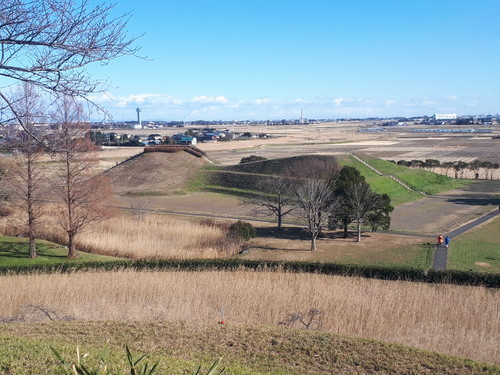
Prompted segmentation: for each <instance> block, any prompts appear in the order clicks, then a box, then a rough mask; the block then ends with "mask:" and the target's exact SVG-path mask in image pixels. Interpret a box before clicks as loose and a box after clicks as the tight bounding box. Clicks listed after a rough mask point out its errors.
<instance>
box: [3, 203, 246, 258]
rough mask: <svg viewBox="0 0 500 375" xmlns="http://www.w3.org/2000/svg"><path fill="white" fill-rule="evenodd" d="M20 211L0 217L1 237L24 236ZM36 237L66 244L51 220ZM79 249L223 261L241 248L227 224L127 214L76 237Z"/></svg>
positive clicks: (163, 216) (134, 256)
mask: <svg viewBox="0 0 500 375" xmlns="http://www.w3.org/2000/svg"><path fill="white" fill-rule="evenodd" d="M22 217H23V214H22V213H21V212H19V211H17V212H15V213H13V214H12V215H10V216H7V217H0V234H1V235H17V234H23V233H24V229H23V226H24V225H25V221H23V220H22ZM38 236H39V238H42V239H46V240H49V241H54V242H56V243H60V244H65V243H66V237H65V235H64V232H63V231H62V229H61V228H60V226H59V225H58V224H57V222H56V221H55V218H54V217H49V216H47V217H45V219H44V222H43V225H42V226H41V227H40V230H39V233H38ZM76 247H77V249H78V250H81V251H86V252H90V253H96V254H101V255H110V256H116V257H125V258H132V259H193V258H197V259H199V258H225V257H229V256H232V255H235V254H236V253H237V252H238V251H239V250H240V248H241V243H240V241H239V240H238V239H236V238H233V237H231V236H229V233H228V228H227V225H225V224H221V223H218V222H215V221H212V220H204V221H192V220H191V221H189V220H187V219H181V218H177V217H172V216H166V215H154V214H144V215H126V214H121V215H120V216H117V217H114V218H111V219H109V220H106V221H103V222H100V223H97V224H95V225H93V226H92V227H89V228H88V229H87V230H86V231H83V232H81V233H80V234H79V235H78V236H77V237H76Z"/></svg>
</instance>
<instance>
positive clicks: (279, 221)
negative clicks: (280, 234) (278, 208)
mask: <svg viewBox="0 0 500 375" xmlns="http://www.w3.org/2000/svg"><path fill="white" fill-rule="evenodd" d="M282 216H283V215H281V214H278V230H281V229H282V228H281V222H282V218H281V217H282Z"/></svg>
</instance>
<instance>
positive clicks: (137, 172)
mask: <svg viewBox="0 0 500 375" xmlns="http://www.w3.org/2000/svg"><path fill="white" fill-rule="evenodd" d="M207 163H208V162H207V161H206V160H205V159H203V158H199V157H196V156H194V155H191V154H189V153H187V152H176V153H165V152H150V153H142V154H139V155H136V156H134V157H132V158H130V159H128V160H126V161H125V162H123V163H121V164H119V165H117V166H116V167H114V168H111V169H109V170H108V171H106V172H105V173H106V175H108V176H109V177H110V178H111V183H112V186H113V191H114V193H115V194H118V195H126V194H136V195H169V194H173V193H175V192H177V191H180V190H182V189H184V187H185V185H186V183H188V182H189V181H191V179H193V177H194V176H195V174H196V173H197V171H198V170H199V169H200V168H201V167H203V166H204V165H206V164H207Z"/></svg>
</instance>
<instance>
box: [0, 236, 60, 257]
mask: <svg viewBox="0 0 500 375" xmlns="http://www.w3.org/2000/svg"><path fill="white" fill-rule="evenodd" d="M36 248H37V255H38V257H43V258H46V259H47V260H50V259H53V260H61V259H66V258H67V249H65V248H63V247H61V246H50V245H48V244H46V243H43V242H40V240H37V241H36ZM28 255H29V246H28V239H27V238H22V237H21V238H15V239H14V238H7V239H2V240H0V256H1V257H2V258H11V259H25V258H28Z"/></svg>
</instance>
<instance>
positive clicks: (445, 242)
mask: <svg viewBox="0 0 500 375" xmlns="http://www.w3.org/2000/svg"><path fill="white" fill-rule="evenodd" d="M450 241H451V240H450V237H448V236H446V238H445V239H444V245H445V246H446V248H448V247H449V246H450Z"/></svg>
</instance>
